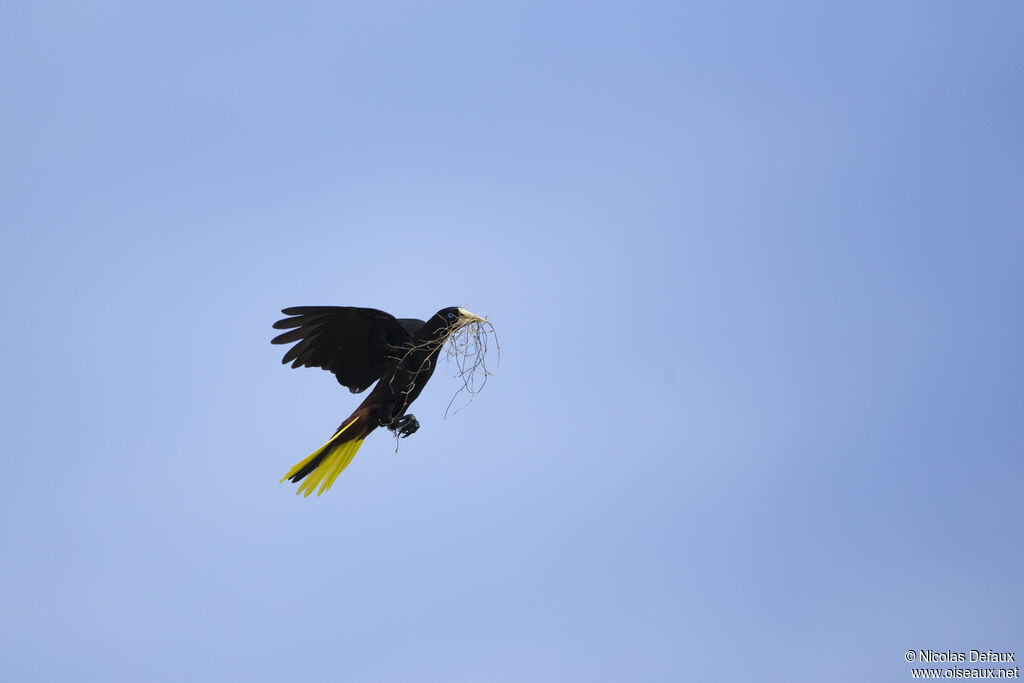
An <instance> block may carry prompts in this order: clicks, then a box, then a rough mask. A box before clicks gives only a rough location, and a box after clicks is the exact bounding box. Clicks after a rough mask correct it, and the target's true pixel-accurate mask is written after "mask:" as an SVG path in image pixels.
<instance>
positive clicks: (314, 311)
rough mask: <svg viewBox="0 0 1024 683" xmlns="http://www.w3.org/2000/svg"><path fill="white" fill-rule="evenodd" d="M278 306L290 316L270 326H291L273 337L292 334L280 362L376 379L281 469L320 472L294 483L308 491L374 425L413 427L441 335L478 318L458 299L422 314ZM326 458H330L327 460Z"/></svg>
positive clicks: (347, 457) (331, 474)
mask: <svg viewBox="0 0 1024 683" xmlns="http://www.w3.org/2000/svg"><path fill="white" fill-rule="evenodd" d="M281 312H282V313H284V314H285V315H287V316H289V317H288V318H284V319H283V320H279V321H277V322H276V323H274V327H275V328H276V329H287V330H289V331H288V332H284V333H283V334H280V335H278V336H277V337H275V338H274V339H273V340H271V343H274V344H290V343H293V342H296V343H295V345H294V346H293V347H292V348H291V349H289V350H288V353H286V354H285V356H284V358H283V359H282V361H281V362H282V363H288V362H291V363H292V367H293V368H297V367H299V366H305V367H318V368H323V369H324V370H330V371H331V372H333V373H334V375H335V377H336V378H337V380H338V382H339V383H340V384H341V385H342V386H345V387H348V389H349V390H350V391H352V392H353V393H359V392H362V391H365V390H366V389H367V388H368V387H369V386H370V385H371V384H373V383H374V382H377V385H376V386H375V387H374V388H373V391H371V392H370V393H369V395H367V397H366V399H365V400H364V401H363V402H362V403H361V404H360V405H359V407H358V408H356V410H355V412H354V413H352V415H350V416H349V417H348V418H347V419H346V420H345V421H344V422H342V423H341V425H340V426H339V427H338V430H337V431H336V432H335V434H334V437H332V438H331V440H330V441H328V442H327V443H326V444H324V446H323V447H321V448H320V449H319V450H317V451H316V452H315V453H313V454H312V455H311V456H309V457H308V458H306V459H305V460H303V461H302V462H300V463H298V464H297V465H296V466H295V467H293V468H292V470H291V471H289V473H288V474H287V475H285V479H291V480H292V481H295V482H298V481H301V480H302V479H303V478H305V477H306V476H307V475H309V474H311V473H314V472H316V473H318V474H319V476H316V477H315V478H311V479H310V481H307V482H306V483H305V484H303V486H302V487H300V488H299V492H303V490H304V489H305V493H306V495H307V496H308V495H309V494H310V493H311V492H312V490H313V488H315V486H316V484H317V483H321V482H322V485H321V488H320V493H323V491H325V490H327V489H328V488H330V486H331V484H332V483H333V481H334V478H335V477H337V475H338V474H340V472H341V470H342V469H344V468H345V467H346V466H347V465H348V462H349V461H351V459H352V456H353V455H355V451H356V450H358V448H359V444H361V443H362V441H363V439H365V438H366V436H367V435H368V434H369V433H370V432H372V431H373V430H375V429H376V428H377V427H387V428H388V429H392V430H394V431H395V432H396V433H397V434H398V435H400V436H402V437H406V436H409V435H411V434H413V433H414V432H416V430H417V429H419V422H418V421H417V420H416V418H415V417H414V416H413V415H410V414H407V412H406V411H407V410H408V409H409V406H410V405H411V404H412V402H413V401H415V400H416V397H418V396H419V395H420V392H421V391H423V387H425V386H426V384H427V381H428V380H429V379H430V376H431V375H432V374H433V373H434V367H435V366H436V364H437V356H438V354H439V353H440V351H441V347H442V346H444V342H445V340H447V339H448V336H449V335H450V334H451V333H452V332H454V331H456V330H458V329H459V328H460V327H462V326H464V325H467V324H469V323H472V322H477V321H482V320H483V319H482V318H480V317H479V316H476V315H474V314H472V313H470V312H468V311H466V310H464V309H462V308H458V307H451V308H444V309H441V310H440V311H438V312H437V313H435V314H434V315H432V316H431V317H430V318H429V319H428V320H427V321H426V322H423V321H422V320H417V319H415V318H395V317H394V316H392V315H390V314H388V313H385V312H384V311H378V310H377V309H374V308H354V307H348V306H297V307H294V308H286V309H284V310H282V311H281ZM332 459H334V460H335V462H334V463H330V462H329V461H330V460H332ZM282 481H284V480H283V479H282ZM318 495H319V494H318Z"/></svg>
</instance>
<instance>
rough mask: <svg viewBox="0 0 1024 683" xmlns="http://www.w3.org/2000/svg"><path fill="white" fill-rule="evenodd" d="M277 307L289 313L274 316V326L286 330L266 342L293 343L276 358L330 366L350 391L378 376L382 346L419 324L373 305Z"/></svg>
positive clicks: (384, 352)
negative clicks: (281, 356) (280, 318)
mask: <svg viewBox="0 0 1024 683" xmlns="http://www.w3.org/2000/svg"><path fill="white" fill-rule="evenodd" d="M281 312H282V313H284V314H285V315H287V316H291V317H288V318H284V319H283V320H278V321H277V322H276V323H274V328H275V329H278V330H288V332H285V333H284V334H279V335H278V336H276V337H274V338H273V339H272V340H271V341H270V343H271V344H291V343H292V342H298V343H296V344H295V346H293V347H292V348H290V349H289V350H288V353H286V354H284V358H282V359H281V362H282V363H288V362H291V363H292V367H293V368H297V367H299V366H304V367H307V368H323V369H324V370H330V371H331V372H333V373H334V375H335V376H336V377H337V378H338V383H339V384H341V385H342V386H346V387H348V388H349V390H350V391H352V393H354V394H357V393H359V392H360V391H363V390H365V389H366V388H367V387H368V386H370V385H371V384H373V383H374V382H376V381H377V380H378V379H380V376H381V375H382V374H383V373H384V369H385V367H387V364H388V363H389V360H388V358H387V355H388V354H387V349H388V347H390V346H399V345H401V344H403V343H407V342H408V341H409V340H410V339H411V338H412V333H413V332H414V331H415V330H416V329H417V328H418V327H419V326H420V325H422V324H423V322H422V321H420V320H414V319H411V318H403V319H401V320H397V319H396V318H395V317H394V316H392V315H391V314H389V313H385V312H384V311H378V310H377V309H375V308H354V307H351V306H294V307H292V308H286V309H284V310H282V311H281ZM293 328H294V329H293Z"/></svg>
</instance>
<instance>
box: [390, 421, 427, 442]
mask: <svg viewBox="0 0 1024 683" xmlns="http://www.w3.org/2000/svg"><path fill="white" fill-rule="evenodd" d="M419 428H420V421H419V420H417V419H416V417H415V416H413V415H403V416H402V417H400V418H398V419H397V420H393V421H392V422H391V424H390V425H388V429H390V430H391V431H392V432H394V433H395V434H396V435H398V436H400V437H401V438H403V439H404V438H405V437H407V436H410V435H412V434H415V433H416V430H417V429H419Z"/></svg>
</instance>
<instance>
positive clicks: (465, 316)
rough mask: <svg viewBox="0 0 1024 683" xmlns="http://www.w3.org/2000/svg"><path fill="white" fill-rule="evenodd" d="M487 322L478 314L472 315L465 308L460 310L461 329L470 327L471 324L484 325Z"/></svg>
mask: <svg viewBox="0 0 1024 683" xmlns="http://www.w3.org/2000/svg"><path fill="white" fill-rule="evenodd" d="M482 322H486V321H485V320H484V319H483V318H481V317H480V316H478V315H477V314H476V313H470V312H469V311H467V310H466V309H465V308H460V309H459V327H462V326H463V325H468V324H470V323H482Z"/></svg>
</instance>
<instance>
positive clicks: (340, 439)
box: [281, 415, 366, 496]
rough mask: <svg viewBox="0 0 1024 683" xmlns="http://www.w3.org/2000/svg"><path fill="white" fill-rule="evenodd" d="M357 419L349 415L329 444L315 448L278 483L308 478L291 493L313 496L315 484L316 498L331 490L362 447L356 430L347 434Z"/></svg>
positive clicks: (363, 436) (361, 435)
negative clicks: (348, 418) (317, 488)
mask: <svg viewBox="0 0 1024 683" xmlns="http://www.w3.org/2000/svg"><path fill="white" fill-rule="evenodd" d="M358 420H359V416H358V415H354V416H352V418H351V419H350V420H349V421H348V423H347V424H344V425H342V426H341V427H339V428H338V431H336V432H335V433H334V436H332V437H331V440H330V441H328V442H327V443H325V444H324V445H323V446H321V447H320V448H318V449H316V450H315V451H314V452H313V453H312V454H311V455H310V456H309V457H307V458H306V459H304V460H302V461H301V462H298V463H296V464H295V466H294V467H292V468H291V469H290V470H288V474H286V475H284V478H283V479H281V481H282V482H283V481H284V480H285V479H291V480H292V481H294V482H298V481H301V480H302V479H303V478H304V477H308V478H306V481H304V482H302V485H301V486H299V489H298V490H297V491H296V492H295V493H301V494H302V495H304V496H309V494H311V493H313V489H315V488H316V487H317V485H319V486H320V490H319V491H317V493H316V495H318V496H319V495H320V494H321V493H323V492H324V491H326V490H327V489H329V488H331V484H333V483H334V480H335V479H337V478H338V475H339V474H341V472H342V470H344V469H345V468H346V467H348V464H349V463H350V462H352V458H353V457H354V456H355V454H356V451H358V450H359V447H360V446H361V445H362V444H363V439H365V438H366V434H365V433H361V430H359V429H358V428H354V429H352V430H351V431H349V427H352V425H354V424H355V423H356V421H358ZM346 432H347V433H346Z"/></svg>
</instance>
